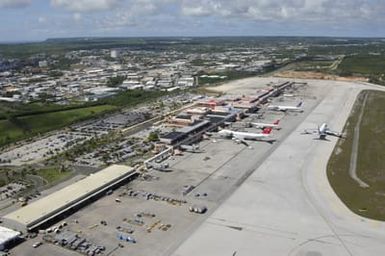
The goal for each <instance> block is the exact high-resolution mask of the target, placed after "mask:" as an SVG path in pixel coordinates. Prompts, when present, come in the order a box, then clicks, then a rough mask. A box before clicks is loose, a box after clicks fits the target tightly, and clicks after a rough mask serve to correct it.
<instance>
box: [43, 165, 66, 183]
mask: <svg viewBox="0 0 385 256" xmlns="http://www.w3.org/2000/svg"><path fill="white" fill-rule="evenodd" d="M36 175H39V176H40V177H42V178H43V179H45V180H46V181H47V182H48V184H51V183H53V182H56V181H60V180H62V179H64V178H66V177H68V176H70V175H71V172H69V171H60V170H59V169H58V168H46V169H40V170H37V171H36Z"/></svg>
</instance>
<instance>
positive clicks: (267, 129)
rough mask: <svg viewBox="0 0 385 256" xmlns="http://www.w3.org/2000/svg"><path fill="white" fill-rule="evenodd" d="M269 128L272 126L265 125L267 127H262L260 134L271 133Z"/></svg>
mask: <svg viewBox="0 0 385 256" xmlns="http://www.w3.org/2000/svg"><path fill="white" fill-rule="evenodd" d="M271 130H273V128H271V127H267V128H265V129H263V131H262V134H270V133H271Z"/></svg>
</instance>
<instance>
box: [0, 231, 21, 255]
mask: <svg viewBox="0 0 385 256" xmlns="http://www.w3.org/2000/svg"><path fill="white" fill-rule="evenodd" d="M19 236H20V232H18V231H14V230H11V229H8V228H4V227H0V251H3V250H4V249H6V248H7V247H8V245H10V244H12V243H13V242H15V241H16V240H17V239H19Z"/></svg>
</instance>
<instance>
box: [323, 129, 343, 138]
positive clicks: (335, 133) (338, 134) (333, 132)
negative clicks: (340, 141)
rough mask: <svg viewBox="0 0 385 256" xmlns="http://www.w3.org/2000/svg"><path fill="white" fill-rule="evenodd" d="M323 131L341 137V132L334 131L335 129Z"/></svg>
mask: <svg viewBox="0 0 385 256" xmlns="http://www.w3.org/2000/svg"><path fill="white" fill-rule="evenodd" d="M325 133H326V134H327V135H330V136H335V137H341V136H342V134H341V133H339V132H335V131H331V130H327V131H325Z"/></svg>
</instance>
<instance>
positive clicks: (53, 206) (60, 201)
mask: <svg viewBox="0 0 385 256" xmlns="http://www.w3.org/2000/svg"><path fill="white" fill-rule="evenodd" d="M132 171H133V168H132V167H128V166H123V165H112V166H110V167H107V168H106V169H103V170H101V171H99V172H97V173H94V174H91V175H90V176H87V177H86V178H84V179H82V180H80V181H78V182H76V183H74V184H72V185H69V186H67V187H65V188H63V189H61V190H59V191H57V192H54V193H52V194H50V195H48V196H46V197H44V198H42V199H40V200H38V201H35V202H33V203H31V204H29V205H27V206H25V207H23V208H20V209H18V210H16V211H14V212H12V213H10V214H8V215H6V216H4V217H3V219H9V220H13V221H16V222H18V223H20V224H22V225H25V226H29V225H31V224H34V223H35V222H38V221H40V220H41V219H42V218H45V217H46V216H49V215H50V214H53V213H55V212H57V211H60V210H61V209H63V208H65V207H66V206H68V205H71V204H74V203H76V202H77V201H79V200H80V199H82V198H83V197H85V196H87V195H89V194H90V193H93V192H96V191H97V190H98V189H99V188H101V187H103V186H104V185H107V184H108V183H110V182H112V181H114V180H116V179H118V178H120V177H123V176H124V175H127V174H128V173H130V172H132Z"/></svg>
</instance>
